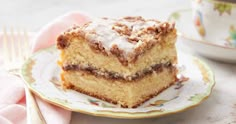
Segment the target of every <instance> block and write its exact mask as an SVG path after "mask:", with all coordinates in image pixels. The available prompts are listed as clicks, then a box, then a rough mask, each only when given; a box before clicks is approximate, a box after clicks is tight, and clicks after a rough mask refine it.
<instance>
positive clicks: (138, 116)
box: [21, 46, 215, 119]
mask: <svg viewBox="0 0 236 124" xmlns="http://www.w3.org/2000/svg"><path fill="white" fill-rule="evenodd" d="M53 48H55V46H52V47H48V48H45V49H42V50H39V51H38V52H36V53H35V54H34V55H33V56H32V57H34V56H37V55H38V54H40V53H41V52H44V51H48V50H50V49H53ZM32 57H30V58H32ZM192 58H193V59H197V60H199V61H200V62H201V64H203V65H204V67H205V68H206V69H207V70H208V71H209V72H210V76H211V77H210V79H211V81H210V82H209V83H210V84H209V86H208V88H207V90H206V93H204V94H205V96H204V97H202V98H201V99H200V100H199V101H197V102H193V103H192V104H190V105H188V106H185V107H183V108H180V109H176V110H173V111H165V113H164V112H163V113H162V112H160V111H157V110H156V111H155V110H154V111H150V112H142V113H139V112H134V113H128V112H127V113H124V112H112V111H94V112H91V111H85V110H82V109H79V108H72V107H69V106H68V105H66V104H62V103H57V102H56V101H52V100H50V99H48V98H47V97H46V96H44V95H42V94H41V93H40V92H38V91H37V90H35V89H34V88H33V87H32V86H31V84H30V83H28V81H27V75H25V73H24V72H25V68H26V67H27V62H28V61H29V60H30V59H28V60H27V61H26V62H25V63H24V64H23V66H22V69H21V76H22V79H23V80H24V82H25V83H26V86H27V87H28V88H29V89H30V91H31V92H33V93H34V94H35V95H37V96H39V97H40V98H41V99H43V100H44V101H46V102H48V103H51V104H53V105H56V106H58V107H61V108H63V109H66V110H69V111H73V112H80V113H83V114H88V115H93V116H99V117H109V118H120V119H141V118H153V117H162V116H166V115H171V114H175V113H179V112H183V111H186V110H188V109H191V108H194V107H196V106H198V105H199V104H201V103H202V102H203V101H205V100H206V99H207V98H208V97H209V96H210V94H211V93H212V90H213V87H214V86H215V76H214V73H213V72H212V70H211V69H210V67H209V66H208V65H207V64H206V63H204V62H203V61H201V60H200V59H198V58H197V57H192ZM209 88H210V89H209Z"/></svg>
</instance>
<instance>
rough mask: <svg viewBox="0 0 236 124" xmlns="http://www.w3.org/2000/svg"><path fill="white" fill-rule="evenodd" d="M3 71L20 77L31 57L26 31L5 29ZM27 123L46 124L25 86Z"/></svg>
mask: <svg viewBox="0 0 236 124" xmlns="http://www.w3.org/2000/svg"><path fill="white" fill-rule="evenodd" d="M2 46H3V48H2V50H3V51H2V53H3V69H5V70H6V71H7V72H8V73H10V74H13V75H15V76H18V77H20V76H21V74H20V68H21V66H22V64H23V63H24V61H25V60H26V59H27V58H28V57H29V56H30V47H29V38H28V33H27V32H26V31H25V30H23V31H22V30H15V29H13V28H10V30H9V31H7V30H6V28H3V45H2ZM25 93H26V105H27V123H39V124H44V123H45V119H44V118H43V116H42V114H41V112H40V109H39V107H38V104H37V102H36V101H35V98H34V96H33V95H32V93H31V92H30V90H29V89H28V87H27V86H26V84H25Z"/></svg>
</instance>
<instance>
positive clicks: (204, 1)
mask: <svg viewBox="0 0 236 124" xmlns="http://www.w3.org/2000/svg"><path fill="white" fill-rule="evenodd" d="M192 3H193V24H194V25H195V28H196V30H197V31H198V33H199V35H200V36H201V37H202V39H203V40H205V41H208V42H212V43H216V44H222V45H224V46H227V47H236V31H235V27H236V21H235V19H236V4H233V3H227V2H219V1H216V0H193V2H192ZM219 42H220V43H219Z"/></svg>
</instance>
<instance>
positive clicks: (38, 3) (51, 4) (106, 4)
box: [0, 0, 191, 32]
mask: <svg viewBox="0 0 236 124" xmlns="http://www.w3.org/2000/svg"><path fill="white" fill-rule="evenodd" d="M0 2H1V4H0V27H2V26H6V27H8V26H18V27H24V28H27V30H29V31H33V32H35V31H38V30H39V29H40V28H41V27H42V26H43V25H45V24H47V23H48V22H50V21H52V20H53V19H55V18H56V17H58V16H61V15H63V14H65V13H67V12H70V11H76V10H78V11H82V12H84V13H87V14H89V15H91V16H96V17H104V16H107V17H117V16H125V15H140V16H144V17H147V18H148V17H150V18H158V19H160V20H165V19H166V17H167V16H168V15H169V14H170V13H171V12H173V11H175V10H178V9H183V8H190V7H191V5H190V2H191V1H190V0H0Z"/></svg>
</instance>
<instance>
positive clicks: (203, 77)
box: [22, 46, 215, 118]
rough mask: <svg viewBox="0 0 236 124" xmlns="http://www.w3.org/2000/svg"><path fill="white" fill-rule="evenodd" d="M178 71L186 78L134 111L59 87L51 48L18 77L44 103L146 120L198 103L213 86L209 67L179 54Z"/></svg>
mask: <svg viewBox="0 0 236 124" xmlns="http://www.w3.org/2000/svg"><path fill="white" fill-rule="evenodd" d="M178 56H179V65H183V66H180V68H179V70H180V72H181V75H185V76H186V77H188V78H189V80H188V81H185V82H176V84H175V85H173V86H171V87H170V88H168V89H166V90H165V91H163V92H162V93H161V94H159V95H158V96H156V97H154V98H152V99H151V100H149V101H147V102H145V103H144V104H143V105H141V106H140V107H138V108H134V109H133V108H121V107H119V106H117V105H113V104H110V103H107V102H105V101H102V100H99V99H96V98H94V97H90V96H87V95H84V94H81V93H79V92H76V91H73V90H64V89H62V88H61V86H60V78H59V75H60V68H59V67H58V65H57V60H58V57H59V53H58V51H57V50H56V48H55V46H52V47H50V48H47V49H44V50H41V51H39V52H37V53H36V54H34V55H33V56H32V57H31V58H30V59H28V61H27V62H26V63H25V64H24V66H23V68H22V76H23V78H24V80H25V81H26V82H27V85H28V87H29V88H30V90H31V91H32V92H34V93H35V94H36V95H38V96H39V97H41V98H42V99H44V100H45V101H47V102H49V103H52V104H54V105H57V106H60V107H62V108H65V109H68V110H71V111H75V112H81V113H86V114H90V115H95V116H105V117H113V118H149V117H157V116H163V115H167V114H172V113H177V112H180V111H183V110H186V109H188V108H191V107H194V106H196V105H198V104H200V103H201V102H202V101H203V100H204V99H206V98H207V97H208V96H209V95H210V94H211V91H212V88H213V86H214V84H215V81H214V76H213V73H212V71H211V70H210V68H209V67H208V66H207V65H206V64H205V63H204V62H202V61H201V60H199V59H198V58H195V57H191V56H188V55H185V54H182V53H180V54H179V55H178Z"/></svg>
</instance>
